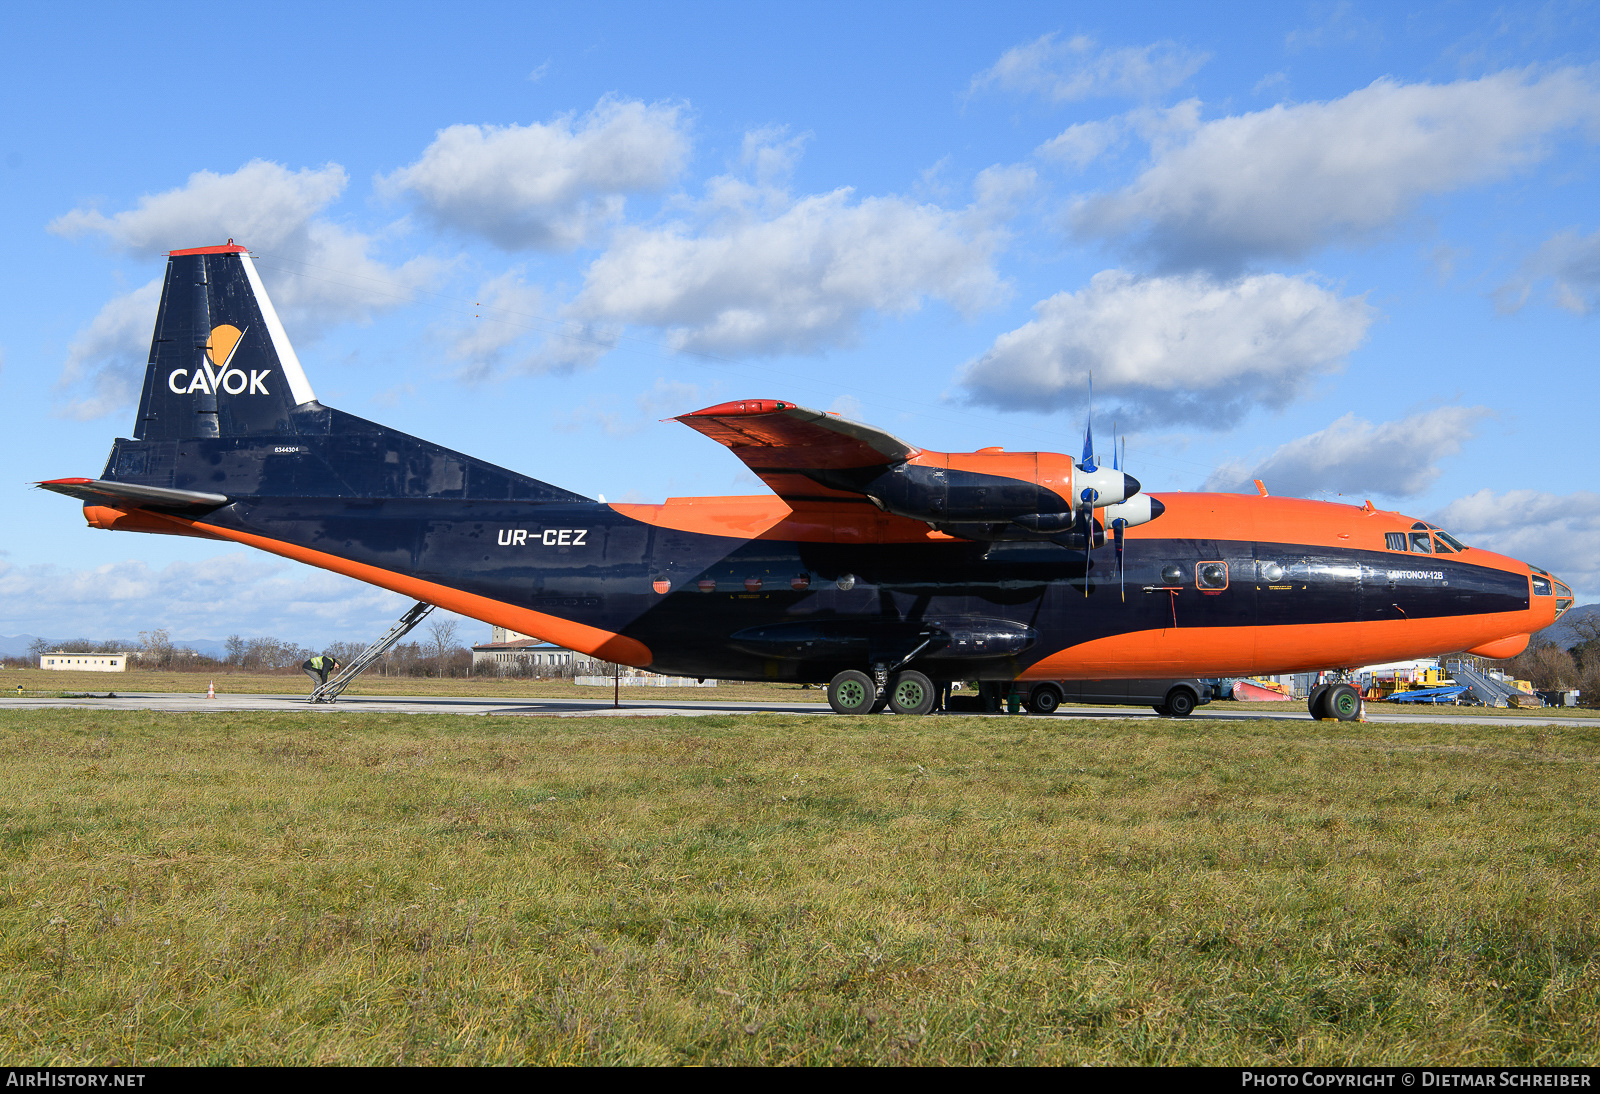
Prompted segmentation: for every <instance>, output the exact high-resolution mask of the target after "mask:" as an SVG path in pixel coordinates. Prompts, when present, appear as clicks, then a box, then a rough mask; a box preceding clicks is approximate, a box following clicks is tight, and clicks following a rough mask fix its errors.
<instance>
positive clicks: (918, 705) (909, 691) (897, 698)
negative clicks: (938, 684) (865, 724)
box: [889, 669, 935, 714]
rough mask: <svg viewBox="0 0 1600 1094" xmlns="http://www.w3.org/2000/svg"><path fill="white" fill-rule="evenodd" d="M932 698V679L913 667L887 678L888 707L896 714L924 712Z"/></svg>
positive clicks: (929, 708)
mask: <svg viewBox="0 0 1600 1094" xmlns="http://www.w3.org/2000/svg"><path fill="white" fill-rule="evenodd" d="M934 698H935V696H934V691H933V681H932V680H929V679H928V678H927V677H926V676H924V675H922V673H920V672H918V671H916V670H915V669H908V670H906V671H905V672H897V673H895V674H894V675H893V676H891V677H890V678H889V709H890V710H892V711H894V712H895V713H896V714H926V713H928V711H930V710H932V709H933V700H934Z"/></svg>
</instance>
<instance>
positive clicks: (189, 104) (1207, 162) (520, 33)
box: [0, 3, 1600, 643]
mask: <svg viewBox="0 0 1600 1094" xmlns="http://www.w3.org/2000/svg"><path fill="white" fill-rule="evenodd" d="M1597 30H1600V16H1597V12H1596V9H1595V7H1594V6H1593V5H1591V4H1566V3H1553V4H1526V5H1509V6H1499V5H1474V4H1422V5H1413V6H1409V7H1404V8H1401V7H1398V6H1395V5H1389V4H1360V3H1332V4H1330V3H1309V4H1298V5H1297V4H1237V5H1221V6H1219V5H1193V6H1189V7H1180V6H1177V5H1143V6H1140V5H1126V4H1103V5H1072V6H1070V7H1069V6H1064V5H1059V4H1051V5H1044V4H1039V5H1033V4H1013V5H1004V6H995V5H986V6H984V7H982V8H980V7H979V6H977V5H966V4H962V5H930V4H906V5H890V4H880V5H845V4H832V5H830V4H817V3H810V4H803V5H784V4H766V5H750V4H748V3H745V4H728V5H714V4H697V5H565V6H550V7H545V8H535V7H532V6H529V5H493V4H461V5H450V6H448V7H446V6H444V5H436V6H434V5H430V6H421V5H412V6H407V5H399V4H384V5H375V6H362V5H354V4H352V5H338V6H333V5H272V6H270V7H259V8H255V9H251V10H242V11H231V10H230V11H226V12H223V11H219V9H217V8H216V7H215V6H214V5H199V4H195V5H181V4H166V5H151V6H129V7H111V6H101V5H93V6H76V7H74V6H70V5H52V6H43V5H35V6H23V5H11V6H9V7H7V8H6V9H5V10H4V12H3V13H0V34H3V36H4V39H5V40H6V42H7V43H8V45H9V47H10V48H9V50H8V63H7V65H6V66H5V68H4V70H3V71H0V95H3V97H4V98H3V106H4V109H3V110H0V195H3V198H4V200H3V201H0V231H3V235H0V238H3V239H4V240H5V252H6V257H7V259H8V261H6V262H4V263H3V264H0V396H3V405H4V406H5V408H6V410H7V412H8V422H7V428H6V429H5V430H4V431H3V433H0V446H3V451H4V456H5V461H6V465H7V466H8V467H9V468H11V470H12V476H11V478H12V484H11V486H9V487H5V488H4V489H5V490H6V491H7V504H6V513H7V517H6V520H5V524H4V525H3V528H4V532H3V535H0V634H15V633H20V632H27V633H32V634H43V635H48V636H51V637H68V636H72V635H88V636H95V637H112V636H132V635H134V634H136V633H137V632H138V631H140V630H146V629H151V628H152V627H159V626H165V627H167V628H168V629H170V630H171V631H173V633H174V634H176V635H180V636H183V637H190V638H218V637H222V636H224V635H226V634H229V633H240V634H246V635H252V634H274V635H276V636H278V637H280V638H284V639H292V640H298V641H302V642H306V643H322V642H326V641H330V640H333V639H339V638H357V637H361V636H364V635H367V634H369V633H370V632H373V631H374V629H375V628H378V627H379V626H380V625H381V624H382V623H383V622H384V621H385V620H387V619H388V618H390V617H392V615H393V614H396V613H397V612H398V610H399V609H400V608H401V607H403V604H402V603H401V602H400V601H399V599H398V598H397V597H394V596H392V595H390V594H386V593H381V592H377V591H375V590H370V589H368V588H366V587H363V586H360V585H357V584H355V583H352V582H349V581H347V580H345V579H341V578H334V577H332V576H331V575H326V574H321V573H318V572H315V571H312V570H308V569H305V568H302V567H298V566H295V565H293V564H290V563H285V562H281V561H278V560H276V559H273V558H270V557H268V556H264V555H259V554H251V553H240V552H239V551H237V550H235V549H232V548H229V547H225V546H222V545H208V544H203V543H199V542H186V541H182V540H172V539H168V538H165V537H142V536H129V535H118V536H108V535H105V534H103V533H98V532H92V531H89V530H87V529H85V528H84V526H83V524H82V521H81V518H80V516H79V514H78V512H77V510H76V507H75V506H74V505H73V504H72V503H70V502H68V501H66V500H65V499H62V498H60V497H57V496H55V495H50V494H46V493H44V492H41V491H37V490H34V489H31V488H29V487H28V486H27V483H29V482H32V481H36V480H39V479H43V478H54V477H59V476H64V475H97V474H98V473H99V472H100V469H101V467H102V464H103V461H104V459H105V455H106V453H107V452H108V451H109V447H110V441H111V439H112V437H114V436H116V435H122V434H126V433H127V432H129V431H130V430H131V427H132V417H133V411H134V401H135V396H136V392H137V385H138V382H139V379H140V377H141V376H142V373H143V362H144V359H145V355H146V353H147V351H148V346H149V338H150V329H151V326H152V324H153V322H154V312H155V292H156V290H155V288H153V287H152V285H153V284H155V283H156V282H157V280H158V279H159V277H160V275H161V272H162V269H163V257H162V256H163V255H164V254H165V252H166V251H168V250H171V249H175V248H183V247H192V246H200V245H207V244H213V243H220V242H222V241H223V240H224V239H226V238H227V237H229V236H232V237H235V238H237V240H238V241H239V242H241V243H244V244H246V245H247V246H249V247H251V248H252V250H253V251H254V252H255V253H256V255H257V264H258V267H259V268H260V269H261V272H262V276H263V279H264V280H265V282H266V284H267V287H268V289H269V291H270V292H271V293H272V296H273V299H274V302H275V303H276V305H277V307H278V310H279V312H280V313H281V314H282V316H283V318H284V321H285V325H286V326H287V328H288V330H289V333H290V337H291V339H292V340H293V341H294V343H295V346H296V349H297V351H298V353H299V356H300V358H301V360H302V361H303V362H304V363H305V365H306V369H307V373H308V375H309V376H310V379H311V381H312V383H313V385H314V386H315V388H316V390H317V394H318V396H319V398H321V399H322V401H324V402H326V403H329V404H331V405H334V406H338V407H340V408H341V409H345V410H348V411H351V412H353V413H356V414H360V415H363V416H366V417H370V418H375V419H377V420H380V421H383V422H385V423H387V424H390V425H393V426H396V427H398V428H401V429H405V430H408V431H410V432H413V433H418V434H421V435H424V436H427V437H429V438H431V439H434V440H437V441H439V442H441V443H444V444H448V445H451V446H453V447H456V448H460V449H463V450H465V451H468V452H471V453H473V454H474V455H478V456H481V457H483V458H486V459H490V460H493V461H496V462H498V463H502V464H504V465H506V466H509V467H512V468H515V469H517V470H519V471H523V472H526V473H529V474H533V475H536V476H538V477H541V478H544V479H547V480H549V481H551V482H554V483H557V484H560V485H562V486H566V487H570V488H572V489H575V490H578V491H581V492H584V493H587V494H590V495H601V494H603V495H604V496H605V497H607V498H608V499H610V500H614V501H615V500H659V499H661V498H664V497H667V496H672V495H686V494H722V493H757V492H760V491H761V489H762V488H761V486H760V485H759V483H758V482H757V481H756V480H754V479H753V478H752V477H751V476H749V475H748V474H747V473H745V472H744V469H743V467H742V466H741V465H740V464H739V463H738V462H737V461H736V460H734V459H733V458H732V457H731V456H729V455H728V454H727V453H726V452H725V451H724V450H722V449H721V448H720V447H719V446H717V445H714V444H711V443H709V442H707V441H706V440H705V439H704V438H702V437H700V436H699V435H697V434H695V433H693V432H692V431H690V430H687V429H685V428H684V427H682V426H680V425H677V424H675V423H670V422H667V423H663V422H661V421H660V419H663V418H667V417H670V416H671V415H674V414H678V413H682V412H684V411H686V410H691V409H696V408H698V407H701V406H705V405H708V404H710V403H714V402H720V401H723V400H726V399H730V398H740V397H770V398H785V399H792V400H794V401H797V402H800V403H802V404H805V405H810V406H816V407H821V408H826V409H834V410H838V411H840V412H842V413H844V414H846V415H847V416H850V417H856V418H859V419H861V420H864V421H868V422H871V423H873V424H876V425H880V426H882V427H885V428H887V429H889V430H891V431H893V432H895V433H897V434H899V435H900V436H902V437H904V438H905V439H907V440H909V441H911V442H913V443H915V444H918V445H922V446H926V447H929V448H935V449H943V450H950V451H960V450H970V449H973V448H977V447H982V446H985V445H995V444H999V445H1004V446H1006V447H1008V448H1011V449H1024V450H1025V449H1036V448H1037V449H1050V450H1057V451H1075V450H1076V448H1077V446H1078V444H1079V438H1080V437H1081V435H1082V428H1083V417H1084V412H1085V402H1086V396H1087V376H1088V373H1089V372H1091V371H1092V372H1093V373H1094V376H1095V390H1096V408H1095V410H1096V425H1097V427H1098V428H1097V437H1100V438H1109V437H1110V436H1111V432H1112V426H1113V422H1115V423H1116V427H1117V429H1118V431H1119V432H1121V433H1124V434H1126V435H1127V437H1128V449H1129V453H1130V462H1131V465H1132V470H1133V472H1134V474H1135V475H1137V476H1138V477H1139V478H1140V479H1141V480H1142V481H1143V482H1144V483H1145V485H1146V487H1147V488H1148V489H1150V490H1153V491H1157V492H1159V491H1161V490H1191V489H1198V488H1202V487H1204V488H1208V489H1225V490H1236V489H1241V488H1245V489H1253V488H1252V487H1250V486H1249V480H1250V479H1252V478H1256V477H1260V478H1263V479H1264V480H1265V481H1266V483H1267V486H1268V488H1269V489H1271V490H1272V491H1273V492H1274V493H1279V494H1295V495H1300V496H1307V497H1324V498H1331V499H1337V498H1341V497H1342V498H1344V499H1346V500H1351V501H1354V502H1355V503H1357V504H1359V503H1360V502H1361V500H1362V499H1363V498H1366V497H1371V498H1372V499H1373V500H1374V501H1375V502H1376V503H1377V504H1379V505H1380V506H1384V507H1389V508H1398V509H1400V510H1401V511H1403V512H1406V513H1409V514H1414V515H1417V516H1420V517H1428V518H1434V519H1438V520H1440V521H1441V523H1443V524H1445V525H1446V526H1447V527H1449V528H1451V529H1452V530H1454V531H1455V532H1456V533H1457V534H1458V535H1460V536H1461V537H1462V538H1464V539H1466V540H1467V541H1468V542H1472V543H1476V544H1480V545H1484V546H1491V547H1494V548H1496V549H1500V550H1505V551H1507V552H1508V553H1511V554H1514V555H1517V556H1518V557H1521V558H1525V559H1527V560H1529V561H1532V562H1534V563H1536V564H1540V565H1545V566H1548V567H1549V568H1551V569H1553V570H1555V571H1556V572H1557V573H1558V574H1561V575H1562V576H1564V577H1566V578H1567V579H1568V580H1570V581H1571V582H1572V583H1573V584H1574V586H1575V587H1576V588H1577V589H1578V590H1579V591H1580V594H1581V597H1582V599H1584V600H1591V601H1592V600H1595V599H1600V560H1597V558H1596V552H1595V545H1596V533H1597V530H1600V494H1597V493H1596V492H1595V486H1594V482H1593V479H1594V476H1593V474H1592V470H1591V469H1592V468H1594V467H1595V465H1596V459H1595V457H1596V454H1597V440H1596V437H1595V431H1594V429H1593V428H1592V426H1591V425H1590V424H1589V419H1590V418H1591V416H1592V415H1591V412H1590V408H1591V407H1592V406H1594V405H1595V404H1596V401H1597V400H1596V395H1597V392H1596V390H1595V389H1596V387H1597V385H1600V379H1597V378H1596V370H1595V368H1594V364H1595V356H1596V355H1595V347H1596V338H1595V334H1596V327H1595V323H1596V316H1595V314H1594V312H1595V309H1596V307H1597V306H1600V203H1597V201H1596V200H1595V199H1596V196H1597V193H1600V191H1597V188H1596V180H1597V178H1600V65H1597V63H1596V62H1597V46H1600V35H1597ZM480 630H483V631H485V632H486V630H487V628H484V627H482V626H481V625H478V624H470V625H469V626H467V627H465V628H464V629H463V634H464V635H466V636H468V637H480V636H479V635H478V631H480Z"/></svg>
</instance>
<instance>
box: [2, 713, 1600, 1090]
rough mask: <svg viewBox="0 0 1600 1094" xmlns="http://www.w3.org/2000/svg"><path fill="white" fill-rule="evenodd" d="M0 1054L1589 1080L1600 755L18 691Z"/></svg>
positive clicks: (1101, 727) (1470, 734)
mask: <svg viewBox="0 0 1600 1094" xmlns="http://www.w3.org/2000/svg"><path fill="white" fill-rule="evenodd" d="M0 754H3V762H4V765H5V768H4V769H5V787H6V793H5V796H4V799H3V820H4V824H3V839H0V851H3V858H0V871H3V876H0V954H3V957H0V1055H3V1057H4V1058H5V1059H6V1060H7V1061H8V1062H9V1063H11V1064H13V1065H41V1064H50V1063H54V1064H69V1063H70V1064H124V1065H135V1064H139V1065H144V1064H176V1063H206V1064H244V1063H303V1064H320V1063H358V1064H399V1063H406V1064H411V1063H417V1064H482V1063H516V1064H520V1063H541V1064H542V1063H617V1064H626V1063H633V1064H657V1063H659V1064H668V1063H709V1064H750V1063H770V1064H778V1063H801V1064H817V1063H1020V1064H1041V1063H1090V1062H1104V1063H1136V1064H1180V1063H1205V1064H1240V1063H1256V1064H1264V1063H1282V1064H1291V1063H1292V1064H1332V1063H1361V1064H1383V1063H1421V1062H1433V1063H1445V1062H1453V1063H1471V1064H1499V1063H1516V1064H1535V1063H1536V1064H1554V1063H1567V1064H1589V1065H1592V1064H1594V1063H1595V1062H1596V1060H1597V1059H1600V1049H1597V1048H1596V1046H1597V1045H1600V918H1597V917H1600V910H1597V909H1600V878H1597V876H1596V863H1597V861H1600V854H1597V852H1600V824H1597V820H1600V814H1597V809H1596V803H1595V785H1596V781H1597V779H1596V777H1597V775H1600V766H1597V761H1600V730H1596V729H1593V728H1586V727H1577V726H1573V727H1565V726H1564V727H1558V728H1548V727H1535V726H1517V725H1504V724H1499V725H1466V724H1458V725H1454V726H1448V725H1409V724H1408V725H1355V724H1334V723H1312V722H1310V721H1307V722H1305V723H1303V724H1301V723H1297V724H1293V725H1288V724H1285V723H1261V722H1234V721H1227V722H1206V723H1196V722H1194V721H1193V720H1190V721H1189V722H1174V721H1169V720H1147V721H1143V722H1126V721H1094V722H1086V721H1074V720H1070V719H1065V718H1055V719H1048V720H1046V719H1015V720H1012V719H981V718H953V717H943V718H927V719H908V718H889V717H877V718H859V719H850V718H830V719H821V720H819V719H815V718H803V717H799V716H782V715H759V716H747V717H731V716H730V717H707V718H694V719H675V718H637V719H633V718H622V719H582V718H567V719H556V718H460V717H457V718H452V717H443V716H421V715H395V716H383V715H345V714H338V713H334V714H323V715H320V716H313V715H309V714H305V713H298V712H297V713H294V714H245V715H230V716H226V717H223V716H216V715H211V716H207V715H194V716H175V715H160V714H153V713H152V714H142V713H131V712H129V713H114V712H104V713H101V712H82V711H73V710H52V711H33V712H23V711H3V710H0Z"/></svg>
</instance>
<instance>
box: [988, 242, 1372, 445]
mask: <svg viewBox="0 0 1600 1094" xmlns="http://www.w3.org/2000/svg"><path fill="white" fill-rule="evenodd" d="M1034 313H1035V318H1034V319H1033V320H1032V321H1030V322H1028V323H1027V324H1025V325H1023V326H1022V327H1019V328H1018V329H1016V330H1014V331H1010V332H1008V333H1006V334H1002V335H1001V336H1000V337H999V338H997V339H996V340H995V342H994V345H993V346H991V347H990V348H989V350H988V352H986V353H985V354H984V355H983V356H982V357H980V358H978V359H977V360H975V361H972V362H971V363H969V364H968V365H967V367H966V369H965V370H964V372H963V374H962V376H961V379H960V382H961V384H962V385H963V386H965V387H966V389H967V392H968V397H969V399H970V400H971V401H972V402H976V403H985V404H988V405H991V406H996V407H1000V408H1001V409H1006V410H1039V411H1047V410H1053V409H1056V408H1059V407H1062V406H1068V405H1073V404H1077V403H1080V402H1082V401H1083V400H1084V399H1085V397H1086V396H1087V394H1088V387H1089V375H1090V373H1091V372H1092V373H1093V374H1094V394H1095V400H1096V404H1097V407H1098V408H1099V409H1100V410H1104V411H1108V412H1110V411H1113V410H1114V412H1115V413H1116V415H1117V416H1118V418H1119V419H1120V420H1121V421H1122V422H1123V423H1124V424H1125V425H1127V426H1129V428H1140V427H1142V426H1148V425H1155V424H1174V425H1176V424H1185V425H1199V426H1203V427H1206V428H1212V429H1224V428H1227V427H1228V426H1231V425H1232V424H1234V423H1235V422H1237V421H1238V420H1239V418H1240V417H1241V416H1242V415H1243V414H1244V413H1245V412H1246V411H1247V410H1248V409H1249V408H1250V407H1251V406H1254V405H1258V404H1260V405H1266V406H1281V405H1283V404H1284V403H1287V402H1289V401H1290V400H1291V399H1293V398H1295V397H1296V396H1298V395H1299V394H1300V393H1301V392H1302V391H1303V390H1304V389H1305V388H1306V387H1307V386H1308V385H1309V384H1310V383H1311V382H1312V381H1313V380H1314V379H1315V378H1316V377H1317V376H1318V375H1319V374H1324V373H1327V372H1331V371H1333V370H1335V369H1337V368H1339V367H1340V366H1341V365H1342V363H1343V361H1344V358H1345V357H1346V356H1347V355H1348V354H1349V353H1350V352H1352V351H1353V350H1354V349H1355V348H1356V347H1357V346H1359V345H1360V344H1361V342H1362V341H1363V340H1364V338H1365V337H1366V332H1367V328H1368V326H1370V325H1371V323H1372V321H1373V318H1374V315H1375V313H1374V310H1373V309H1372V307H1371V306H1370V305H1369V304H1367V302H1366V300H1365V299H1363V298H1361V297H1340V296H1338V295H1337V294H1335V293H1333V292H1331V291H1329V290H1327V289H1325V288H1322V287H1320V286H1318V285H1316V284H1314V283H1312V281H1310V280H1309V279H1308V278H1306V277H1285V276H1283V275H1282V274H1261V275H1257V276H1252V277H1241V278H1237V279H1234V280H1229V281H1219V280H1215V279H1212V278H1209V277H1206V276H1204V275H1199V274H1194V275H1183V276H1172V277H1135V276H1134V275H1132V274H1130V273H1127V272H1125V271H1123V270H1105V271H1103V272H1101V273H1098V274H1096V275H1095V276H1094V277H1093V278H1092V279H1091V280H1090V282H1089V284H1088V286H1087V287H1086V288H1084V289H1083V290H1081V291H1079V292H1076V293H1068V292H1063V293H1058V294H1057V295H1055V296H1052V297H1051V298H1050V299H1048V300H1044V301H1041V302H1040V303H1038V304H1036V305H1035V306H1034Z"/></svg>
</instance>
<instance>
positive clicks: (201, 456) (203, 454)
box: [104, 240, 588, 502]
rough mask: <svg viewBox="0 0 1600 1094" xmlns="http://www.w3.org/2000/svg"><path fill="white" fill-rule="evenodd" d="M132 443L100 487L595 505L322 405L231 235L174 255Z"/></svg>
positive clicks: (115, 458)
mask: <svg viewBox="0 0 1600 1094" xmlns="http://www.w3.org/2000/svg"><path fill="white" fill-rule="evenodd" d="M133 436H134V439H133V440H126V439H124V440H118V441H117V442H116V446H115V447H114V448H113V449H112V453H111V458H110V460H108V461H107V463H106V469H105V473H104V479H105V481H108V482H117V483H131V484H137V485H141V486H145V487H152V488H155V489H159V490H188V489H191V486H192V484H197V483H203V484H204V492H206V493H212V494H219V495H226V496H228V497H235V498H237V497H273V496H276V497H302V498H303V497H329V498H361V499H374V500H376V499H382V498H436V499H459V500H494V501H532V502H584V501H587V500H588V499H587V498H584V497H582V496H581V495H579V494H574V493H572V492H571V491H568V490H561V489H559V488H557V487H554V486H551V485H550V484H549V483H546V482H541V481H540V480H538V479H533V478H529V477H527V476H525V475H518V474H516V473H515V472H513V471H507V470H506V469H504V468H501V467H496V466H494V465H493V464H488V463H485V462H483V461H482V460H477V459H474V458H472V457H471V456H466V455H463V454H462V453H459V452H453V451H451V450H450V449H447V448H444V447H442V446H440V445H436V444H433V443H432V442H429V441H425V440H422V439H420V438H417V437H412V436H408V435H407V434H404V433H401V432H399V431H398V430H394V429H390V428H388V427H387V426H383V425H379V424H378V423H376V422H370V421H367V420H365V419H363V418H358V417H356V416H355V415H353V414H346V413H344V412H342V411H339V410H334V409H333V408H332V407H326V406H323V405H322V404H321V403H319V402H317V399H316V396H315V395H314V394H313V393H312V391H311V384H310V381H308V380H307V379H306V374H305V371H304V369H302V368H301V367H300V360H299V358H298V357H296V356H295V352H294V348H293V347H292V346H291V345H290V344H289V337H288V335H287V334H286V333H285V332H284V329H283V324H282V323H280V322H279V321H278V316H277V313H276V312H275V311H274V310H273V307H272V301H271V300H270V299H269V298H268V296H267V291H266V288H265V287H264V286H263V285H262V284H261V278H260V276H259V275H258V274H257V273H256V269H255V265H254V263H252V262H251V261H250V255H249V254H248V253H247V252H246V251H245V249H244V248H243V247H238V246H235V245H234V244H233V241H232V240H229V241H228V245H227V246H224V247H199V248H196V249H194V250H188V251H173V252H172V253H171V254H170V255H169V256H168V258H167V279H166V283H165V284H164V285H163V286H162V289H161V309H160V311H159V312H157V314H156V328H155V335H154V336H153V338H152V339H151V342H150V364H149V367H148V368H147V369H146V371H145V377H144V391H143V394H142V395H141V396H140V399H139V419H138V421H137V423H135V426H134V434H133ZM178 483H183V484H186V485H183V486H179V485H176V484H178ZM192 488H193V489H196V490H199V489H200V487H198V486H193V487H192Z"/></svg>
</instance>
